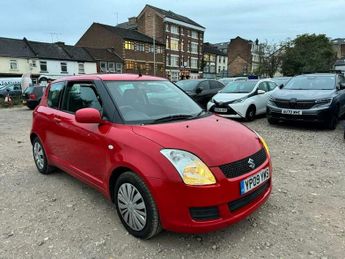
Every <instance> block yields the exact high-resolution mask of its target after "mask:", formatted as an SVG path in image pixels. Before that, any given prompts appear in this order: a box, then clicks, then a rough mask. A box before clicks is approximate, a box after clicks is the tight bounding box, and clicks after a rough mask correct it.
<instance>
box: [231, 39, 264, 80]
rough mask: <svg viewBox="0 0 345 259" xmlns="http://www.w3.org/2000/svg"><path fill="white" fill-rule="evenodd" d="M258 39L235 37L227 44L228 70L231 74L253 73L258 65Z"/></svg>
mask: <svg viewBox="0 0 345 259" xmlns="http://www.w3.org/2000/svg"><path fill="white" fill-rule="evenodd" d="M259 52H260V44H259V40H256V41H255V42H253V41H251V40H246V39H243V38H241V37H236V38H234V39H231V40H230V43H229V44H228V71H229V74H230V75H231V76H240V75H250V74H254V73H255V71H256V69H257V68H258V66H259V62H260V57H259Z"/></svg>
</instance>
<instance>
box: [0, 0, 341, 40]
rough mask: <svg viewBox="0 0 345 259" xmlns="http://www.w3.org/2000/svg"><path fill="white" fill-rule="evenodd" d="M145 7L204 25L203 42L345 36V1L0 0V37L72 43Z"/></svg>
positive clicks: (137, 12) (123, 20)
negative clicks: (95, 25)
mask: <svg viewBox="0 0 345 259" xmlns="http://www.w3.org/2000/svg"><path fill="white" fill-rule="evenodd" d="M145 4H150V5H154V6H156V7H159V8H162V9H165V10H171V11H173V12H175V13H178V14H181V15H184V16H187V17H188V18H190V19H192V20H194V21H195V22H197V23H199V24H201V25H202V26H204V27H206V32H205V39H204V41H205V42H207V41H208V42H211V43H218V42H225V41H229V40H230V39H231V38H235V37H237V36H240V37H242V38H246V39H250V40H253V41H254V40H255V39H257V38H258V39H259V40H260V41H268V42H270V43H279V42H281V41H285V40H287V39H293V38H295V37H296V36H297V35H300V34H303V33H316V34H326V35H327V36H328V37H331V38H345V0H300V1H298V0H261V1H252V0H213V1H210V0H195V1H194V0H193V1H192V0H173V1H171V0H169V1H163V0H154V1H143V0H121V1H119V0H69V1H66V0H1V1H0V11H1V12H0V13H1V23H0V37H7V38H16V39H22V38H23V37H26V38H27V39H29V40H35V41H43V42H56V41H63V42H65V43H66V44H71V45H74V44H75V43H76V42H77V41H78V39H79V38H80V37H81V36H82V35H83V33H84V32H85V31H86V30H87V29H88V27H89V26H90V25H91V24H92V23H93V22H99V23H105V24H109V25H116V24H117V23H121V22H125V21H127V19H128V17H132V16H137V15H138V14H139V13H140V11H141V10H142V9H143V8H144V6H145Z"/></svg>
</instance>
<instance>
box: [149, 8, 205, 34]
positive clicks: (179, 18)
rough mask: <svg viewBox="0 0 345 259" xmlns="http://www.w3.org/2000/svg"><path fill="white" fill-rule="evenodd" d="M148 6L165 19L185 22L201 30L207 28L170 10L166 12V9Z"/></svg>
mask: <svg viewBox="0 0 345 259" xmlns="http://www.w3.org/2000/svg"><path fill="white" fill-rule="evenodd" d="M146 6H147V7H150V8H152V9H154V10H155V11H157V12H158V13H160V14H161V15H163V16H165V17H168V18H171V19H174V20H177V21H180V22H185V23H188V24H191V25H194V26H198V27H201V28H204V29H205V27H203V26H201V25H200V24H198V23H196V22H195V21H193V20H191V19H189V18H188V17H186V16H183V15H180V14H177V13H174V12H173V11H170V10H169V11H167V10H164V9H161V8H158V7H155V6H152V5H148V4H147V5H146Z"/></svg>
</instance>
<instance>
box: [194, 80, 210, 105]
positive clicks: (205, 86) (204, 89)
mask: <svg viewBox="0 0 345 259" xmlns="http://www.w3.org/2000/svg"><path fill="white" fill-rule="evenodd" d="M198 88H199V89H201V92H199V93H198V92H196V95H195V98H194V99H195V101H196V102H197V103H198V104H199V105H201V106H202V107H206V104H207V102H208V101H209V98H210V84H209V80H204V81H201V82H200V83H199V84H198V86H197V87H196V89H198Z"/></svg>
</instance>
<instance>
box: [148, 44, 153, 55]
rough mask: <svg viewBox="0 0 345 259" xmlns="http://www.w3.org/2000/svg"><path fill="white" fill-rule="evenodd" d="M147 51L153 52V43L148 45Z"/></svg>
mask: <svg viewBox="0 0 345 259" xmlns="http://www.w3.org/2000/svg"><path fill="white" fill-rule="evenodd" d="M149 53H153V45H149Z"/></svg>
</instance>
